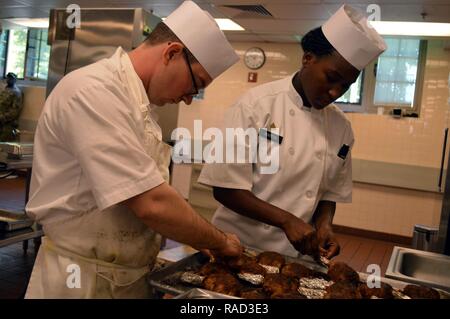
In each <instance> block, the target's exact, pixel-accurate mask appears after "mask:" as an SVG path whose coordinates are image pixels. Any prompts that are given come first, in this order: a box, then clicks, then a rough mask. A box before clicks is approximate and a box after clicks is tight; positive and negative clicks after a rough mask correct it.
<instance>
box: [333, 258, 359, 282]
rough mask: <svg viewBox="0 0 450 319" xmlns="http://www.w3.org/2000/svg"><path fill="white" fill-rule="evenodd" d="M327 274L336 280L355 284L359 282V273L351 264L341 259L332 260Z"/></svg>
mask: <svg viewBox="0 0 450 319" xmlns="http://www.w3.org/2000/svg"><path fill="white" fill-rule="evenodd" d="M327 274H328V276H329V277H330V279H331V280H332V281H334V282H339V281H345V282H349V283H352V284H354V285H358V283H359V275H358V273H357V272H356V271H355V270H353V269H352V268H351V267H350V266H349V265H347V264H346V263H343V262H340V261H332V262H331V263H330V266H329V268H328V273H327Z"/></svg>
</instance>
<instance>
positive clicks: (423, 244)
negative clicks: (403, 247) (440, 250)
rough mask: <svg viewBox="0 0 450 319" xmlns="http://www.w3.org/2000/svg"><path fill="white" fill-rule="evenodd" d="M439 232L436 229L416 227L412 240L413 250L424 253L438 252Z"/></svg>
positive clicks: (422, 226)
mask: <svg viewBox="0 0 450 319" xmlns="http://www.w3.org/2000/svg"><path fill="white" fill-rule="evenodd" d="M438 231H439V229H438V228H436V227H431V226H425V225H415V226H414V232H413V239H412V248H414V249H419V250H424V251H436V249H437V240H438Z"/></svg>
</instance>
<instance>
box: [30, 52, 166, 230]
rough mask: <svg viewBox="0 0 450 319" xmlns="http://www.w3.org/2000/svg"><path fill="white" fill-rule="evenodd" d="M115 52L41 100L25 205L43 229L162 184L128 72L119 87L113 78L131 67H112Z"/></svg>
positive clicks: (116, 62) (134, 80) (116, 63)
mask: <svg viewBox="0 0 450 319" xmlns="http://www.w3.org/2000/svg"><path fill="white" fill-rule="evenodd" d="M121 54H124V52H123V50H122V49H121V48H118V49H117V51H116V53H115V54H114V55H113V56H112V57H111V58H109V59H103V60H101V61H99V62H96V63H94V64H91V65H89V66H86V67H84V68H80V69H78V70H75V71H73V72H71V73H70V74H68V75H67V76H65V77H64V78H63V79H62V80H61V81H60V82H59V83H58V85H57V86H56V87H55V88H54V89H53V91H52V93H51V94H50V96H49V97H48V99H47V101H46V103H45V106H44V109H43V112H42V114H41V117H40V119H39V122H38V126H37V130H36V136H35V141H34V160H33V175H32V179H31V190H30V200H29V202H28V204H27V206H26V211H27V213H28V214H29V215H30V216H31V217H33V218H35V219H36V220H37V221H38V222H39V223H41V224H43V225H44V226H45V225H46V224H49V223H54V222H63V221H65V220H67V219H69V218H71V217H73V216H75V215H78V214H82V213H84V212H90V211H92V210H96V209H97V210H104V209H105V208H108V207H110V206H112V205H115V204H117V203H120V202H122V201H124V200H126V199H129V198H131V197H133V196H136V195H138V194H141V193H143V192H145V191H147V190H149V189H152V188H154V187H156V186H158V185H160V184H162V183H163V182H164V179H163V177H162V175H161V173H160V172H159V171H158V168H157V165H156V163H155V161H154V160H153V158H152V157H151V156H149V155H147V153H146V152H145V150H144V147H143V143H144V128H145V124H144V119H143V115H142V114H141V111H140V105H137V104H136V102H135V100H134V99H133V96H136V95H133V94H132V93H133V92H132V91H133V90H134V93H135V94H136V92H138V93H137V94H140V95H141V100H142V101H144V104H146V105H147V107H149V108H150V102H149V100H148V97H147V95H146V91H145V89H144V86H143V84H142V81H141V80H140V79H139V77H138V75H137V74H136V73H135V72H134V71H133V72H134V74H133V76H131V78H128V79H127V83H128V85H127V86H125V83H124V81H122V80H121V79H120V76H122V77H123V76H124V74H125V72H124V69H121V68H125V67H127V68H128V69H131V70H134V69H133V67H132V64H131V61H130V60H129V58H128V56H127V57H126V60H125V61H126V63H127V65H126V66H124V65H121V64H120V56H121ZM139 92H140V93H139ZM153 123H154V125H153V128H152V129H153V130H154V134H155V135H157V136H158V137H160V136H161V129H160V128H159V126H158V125H157V124H156V122H154V121H153ZM157 155H158V154H156V156H157Z"/></svg>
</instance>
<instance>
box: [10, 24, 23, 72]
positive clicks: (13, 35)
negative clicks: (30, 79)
mask: <svg viewBox="0 0 450 319" xmlns="http://www.w3.org/2000/svg"><path fill="white" fill-rule="evenodd" d="M26 45H27V30H26V29H14V30H10V31H9V37H8V53H7V55H6V73H9V72H14V73H15V74H16V75H17V77H18V78H23V76H24V70H25V52H26V50H27V47H26Z"/></svg>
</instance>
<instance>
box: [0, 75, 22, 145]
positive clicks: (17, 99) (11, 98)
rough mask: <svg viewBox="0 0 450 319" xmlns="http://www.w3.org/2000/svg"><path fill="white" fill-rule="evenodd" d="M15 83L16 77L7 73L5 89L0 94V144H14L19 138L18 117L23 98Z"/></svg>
mask: <svg viewBox="0 0 450 319" xmlns="http://www.w3.org/2000/svg"><path fill="white" fill-rule="evenodd" d="M16 82H17V75H16V74H14V73H12V72H10V73H8V74H7V75H6V87H5V88H4V90H3V91H1V92H0V142H15V141H18V138H19V131H18V128H19V116H20V112H21V111H22V107H23V103H22V102H23V97H22V91H21V90H20V88H19V87H18V86H17V84H16Z"/></svg>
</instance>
